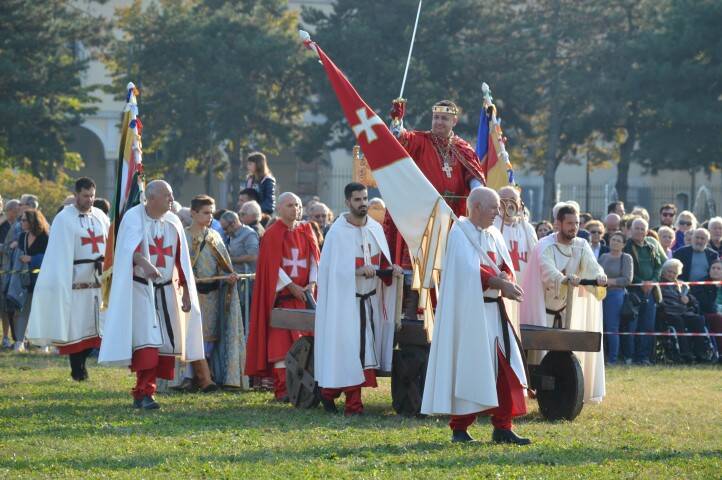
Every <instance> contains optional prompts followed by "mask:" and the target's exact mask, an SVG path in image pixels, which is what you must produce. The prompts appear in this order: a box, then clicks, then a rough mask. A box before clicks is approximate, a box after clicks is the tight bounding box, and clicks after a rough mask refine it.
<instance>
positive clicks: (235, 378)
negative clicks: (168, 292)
mask: <svg viewBox="0 0 722 480" xmlns="http://www.w3.org/2000/svg"><path fill="white" fill-rule="evenodd" d="M214 210H215V200H213V198H211V197H209V196H208V195H197V196H195V197H193V199H192V200H191V218H192V219H193V223H192V224H191V226H190V227H188V228H186V236H187V239H188V244H189V245H190V254H191V263H192V264H193V273H194V274H195V277H196V290H197V291H198V302H199V303H200V307H201V314H202V320H203V340H204V347H205V353H206V358H207V359H208V363H210V365H211V370H212V377H213V379H214V380H215V382H216V383H217V384H219V385H223V386H226V387H235V388H241V387H244V386H245V387H247V386H248V385H247V382H245V381H244V378H245V377H244V375H243V367H244V365H245V363H246V361H245V360H246V359H245V353H246V351H245V345H244V342H243V338H244V333H243V321H242V319H241V302H240V300H239V299H238V289H237V288H236V285H235V284H236V282H237V281H238V275H236V273H235V272H234V271H233V263H232V262H231V256H230V255H229V254H228V250H227V249H226V246H225V244H224V243H223V239H222V238H221V235H220V234H219V233H218V232H216V231H215V230H213V229H212V228H210V226H211V220H213V211H214ZM214 277H215V279H214V280H209V281H206V280H204V279H212V278H214ZM217 277H226V278H225V279H218V278H217ZM198 368H208V367H207V365H206V364H204V363H203V362H199V363H198V364H197V366H196V364H194V365H192V366H191V368H190V369H189V370H187V371H186V375H185V376H186V379H190V378H195V385H194V386H195V387H199V388H202V386H201V385H199V384H198V381H199V379H200V378H203V377H205V375H200V376H199V375H198ZM190 370H192V371H190ZM214 386H215V385H214V384H211V385H209V386H207V387H206V388H205V389H204V390H202V391H204V392H209V391H212V390H214V389H215V388H214Z"/></svg>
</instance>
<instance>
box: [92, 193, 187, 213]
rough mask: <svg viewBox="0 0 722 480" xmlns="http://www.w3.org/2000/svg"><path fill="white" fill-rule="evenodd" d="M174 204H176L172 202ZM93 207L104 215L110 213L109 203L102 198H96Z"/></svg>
mask: <svg viewBox="0 0 722 480" xmlns="http://www.w3.org/2000/svg"><path fill="white" fill-rule="evenodd" d="M173 203H176V202H173ZM93 206H94V207H95V208H97V209H99V210H100V211H101V212H103V213H104V214H106V215H108V214H109V213H110V202H109V201H108V200H106V199H104V198H98V197H96V199H95V201H93Z"/></svg>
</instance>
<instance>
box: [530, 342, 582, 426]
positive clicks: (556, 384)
mask: <svg viewBox="0 0 722 480" xmlns="http://www.w3.org/2000/svg"><path fill="white" fill-rule="evenodd" d="M534 385H535V387H536V396H537V402H539V411H540V412H541V414H542V416H543V417H544V418H546V419H547V420H562V419H564V420H574V419H575V418H576V417H577V415H579V412H581V411H582V406H583V405H584V375H583V374H582V367H581V365H579V360H578V359H577V357H576V356H575V355H574V353H572V352H560V351H553V352H549V353H547V354H546V356H545V357H544V359H543V360H542V362H541V363H540V364H539V366H538V367H537V368H536V369H535V374H534Z"/></svg>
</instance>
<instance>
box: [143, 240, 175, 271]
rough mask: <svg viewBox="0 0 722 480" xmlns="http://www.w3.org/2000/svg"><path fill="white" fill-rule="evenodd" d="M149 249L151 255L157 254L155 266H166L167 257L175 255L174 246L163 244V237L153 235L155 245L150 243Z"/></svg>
mask: <svg viewBox="0 0 722 480" xmlns="http://www.w3.org/2000/svg"><path fill="white" fill-rule="evenodd" d="M148 251H149V252H150V254H151V255H156V256H157V257H156V260H155V266H156V267H158V268H165V257H171V256H173V247H172V246H170V245H168V246H167V247H164V246H163V237H162V236H161V237H153V245H150V247H149V248H148Z"/></svg>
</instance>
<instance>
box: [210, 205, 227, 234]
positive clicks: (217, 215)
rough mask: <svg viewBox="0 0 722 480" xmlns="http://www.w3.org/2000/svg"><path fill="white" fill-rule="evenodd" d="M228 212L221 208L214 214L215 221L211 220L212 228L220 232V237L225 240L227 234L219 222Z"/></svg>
mask: <svg viewBox="0 0 722 480" xmlns="http://www.w3.org/2000/svg"><path fill="white" fill-rule="evenodd" d="M227 211H228V210H226V209H225V208H219V209H218V210H215V211H214V212H213V219H212V220H211V228H212V229H213V230H215V231H216V232H218V235H220V236H221V238H225V236H226V232H225V231H224V230H223V227H222V226H221V222H219V221H218V220H219V219H220V218H221V215H223V214H224V213H226V212H227Z"/></svg>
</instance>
